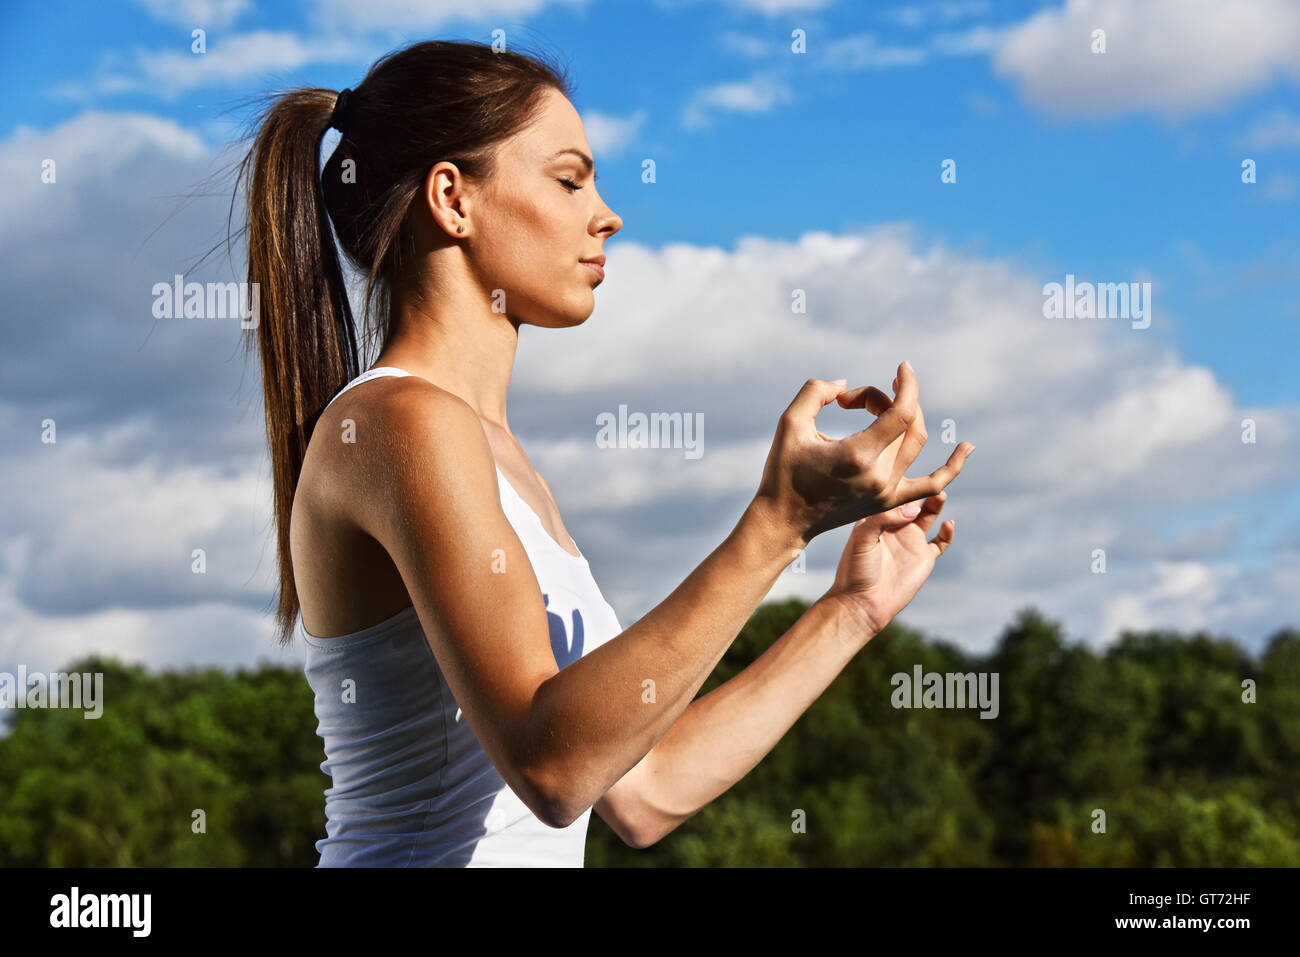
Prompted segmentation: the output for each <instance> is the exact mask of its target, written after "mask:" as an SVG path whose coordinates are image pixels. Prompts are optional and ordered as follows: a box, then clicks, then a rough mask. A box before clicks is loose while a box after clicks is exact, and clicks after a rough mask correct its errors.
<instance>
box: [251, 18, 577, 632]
mask: <svg viewBox="0 0 1300 957" xmlns="http://www.w3.org/2000/svg"><path fill="white" fill-rule="evenodd" d="M548 87H550V88H554V89H556V90H558V91H559V92H560V93H562V94H564V96H566V97H569V98H571V90H570V87H569V80H568V77H567V75H566V73H565V70H564V68H563V67H562V66H559V65H557V64H555V63H554V62H553V61H551V60H548V59H547V58H545V57H544V56H542V55H538V54H527V53H518V52H506V51H497V50H494V49H493V48H492V47H491V46H488V45H485V44H480V43H471V42H460V41H450V40H433V41H426V42H422V43H416V44H414V45H412V46H409V47H406V48H404V49H401V50H397V51H394V52H392V53H389V54H387V55H385V56H383V57H381V58H380V59H379V60H377V61H376V62H375V63H374V65H373V66H371V68H370V70H369V72H367V73H366V76H365V78H364V79H363V80H362V82H361V83H360V85H358V86H357V87H356V88H355V89H354V90H352V92H351V94H350V96H349V99H348V101H347V107H346V111H345V113H346V118H345V120H344V121H342V123H341V125H342V126H343V128H344V132H343V134H342V137H341V139H340V141H339V144H338V146H337V147H336V148H335V150H334V152H333V154H332V155H331V156H330V158H329V160H328V161H327V162H326V164H325V167H324V170H323V172H320V173H318V170H320V147H321V141H322V138H323V137H324V135H325V132H326V130H327V129H329V128H330V122H331V115H332V113H333V111H334V106H335V103H336V101H337V99H338V94H336V93H335V92H333V91H332V90H326V89H321V88H318V87H306V88H299V89H295V90H290V91H288V92H284V93H272V94H268V95H267V97H269V98H271V99H272V102H271V103H270V105H269V106H267V107H265V109H264V110H262V111H261V113H260V114H259V115H258V116H257V117H256V119H255V121H254V130H255V133H254V134H252V135H253V136H254V137H255V139H254V141H253V145H252V147H251V149H249V151H248V153H247V154H246V155H245V156H244V158H243V161H242V162H241V163H240V164H239V172H238V175H237V177H236V180H235V191H236V194H238V190H239V183H240V181H241V180H242V181H246V182H247V194H246V202H247V222H246V227H245V229H246V232H247V236H246V239H247V245H248V281H249V283H258V284H259V286H260V288H259V293H260V313H259V317H258V321H257V328H256V331H255V332H254V333H251V334H250V335H249V336H248V339H247V340H246V346H247V349H248V351H249V352H251V351H252V348H253V337H254V336H256V342H257V347H258V350H259V352H260V354H261V366H262V383H263V391H264V398H265V406H266V437H267V442H268V444H269V446H270V453H271V469H272V480H273V485H274V494H275V523H276V533H277V546H278V555H279V577H280V589H279V607H278V610H277V612H276V622H277V625H278V636H279V641H280V643H281V644H284V645H287V644H289V643H291V642H292V631H293V626H294V622H295V619H296V618H297V615H298V612H299V604H298V590H297V588H296V586H295V584H294V577H293V563H292V557H291V555H290V552H289V516H290V510H291V508H292V505H293V496H294V492H295V490H296V488H297V485H298V477H299V475H300V474H301V473H302V462H303V458H304V456H305V455H306V452H307V443H308V441H309V440H310V439H311V433H312V429H313V427H314V426H315V424H316V420H317V418H318V417H319V416H320V413H321V411H322V410H323V409H324V407H325V406H326V404H328V402H329V400H330V399H331V398H333V397H334V395H336V394H337V393H338V391H339V389H341V388H342V387H343V386H344V385H346V384H347V383H348V382H349V381H350V380H351V379H353V378H354V377H356V376H357V375H358V374H359V373H360V371H361V368H362V366H361V357H360V356H359V355H358V351H357V334H356V329H355V326H354V322H353V316H352V308H351V306H350V304H349V302H348V294H347V289H346V286H345V282H344V278H343V271H342V267H341V264H340V262H339V257H338V254H337V252H336V251H335V246H334V240H333V238H332V237H331V234H330V224H331V223H332V224H333V226H334V230H335V232H336V233H337V237H338V244H339V246H340V247H341V248H342V250H343V252H344V254H345V255H346V256H347V258H348V260H349V261H350V262H351V263H352V265H353V266H354V267H355V268H357V269H358V270H360V271H361V272H363V273H365V274H366V276H367V279H366V286H365V293H364V298H363V301H364V303H365V309H364V316H363V323H362V333H363V341H364V342H369V341H370V339H371V320H372V306H373V307H374V310H373V312H374V313H375V314H377V316H378V329H379V332H380V333H381V334H382V341H383V344H384V345H387V344H388V341H389V337H390V335H391V326H390V321H389V320H390V307H391V304H392V294H393V290H394V288H395V287H396V284H397V283H398V282H399V280H400V281H402V282H408V281H410V279H411V278H412V277H410V276H407V275H406V270H407V269H408V267H409V265H410V264H412V263H414V261H415V259H414V255H413V253H414V245H413V240H412V234H411V231H410V222H409V218H408V212H409V210H410V209H411V206H412V203H413V202H415V201H416V200H417V199H418V197H419V196H420V195H421V192H422V190H423V186H424V182H425V178H426V176H427V175H428V171H429V170H430V169H431V168H432V167H433V166H434V165H435V164H436V163H439V162H442V161H443V160H448V161H450V162H453V163H455V164H456V166H457V167H458V168H459V169H460V171H461V172H462V173H463V174H465V175H466V176H467V177H469V178H471V179H474V180H479V181H486V180H488V179H490V178H491V177H492V175H493V173H494V171H495V159H496V151H497V148H498V147H499V145H500V144H501V142H502V141H503V140H505V139H507V138H509V137H510V136H512V135H513V134H514V133H516V132H518V131H519V130H521V129H522V128H523V127H525V126H527V125H528V124H529V123H530V122H531V121H532V120H533V119H534V118H535V117H536V114H537V110H538V109H539V108H540V105H541V95H542V94H543V92H544V91H545V89H546V88H548ZM245 139H247V137H245ZM345 164H346V165H345ZM250 173H251V175H250ZM232 205H233V204H232Z"/></svg>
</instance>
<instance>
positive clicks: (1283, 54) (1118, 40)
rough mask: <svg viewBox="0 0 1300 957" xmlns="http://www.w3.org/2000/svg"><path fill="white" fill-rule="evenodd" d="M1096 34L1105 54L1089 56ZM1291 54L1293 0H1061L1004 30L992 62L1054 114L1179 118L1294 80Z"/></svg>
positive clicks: (1297, 33)
mask: <svg viewBox="0 0 1300 957" xmlns="http://www.w3.org/2000/svg"><path fill="white" fill-rule="evenodd" d="M1097 29H1101V30H1104V31H1105V33H1106V52H1105V53H1104V54H1101V53H1093V52H1091V47H1092V33H1093V31H1094V30H1097ZM1298 50H1300V5H1298V4H1295V3H1293V2H1291V0H1143V2H1141V3H1134V2H1130V0H1069V2H1068V3H1067V4H1066V5H1065V6H1064V7H1061V8H1056V9H1051V10H1045V11H1042V12H1040V13H1037V14H1035V15H1033V16H1032V17H1030V18H1029V19H1028V20H1027V21H1025V22H1024V23H1023V24H1021V25H1020V26H1018V27H1016V28H1015V29H1013V30H1011V31H1009V32H1008V33H1007V35H1006V36H1005V37H1004V39H1003V40H1002V43H1001V46H1000V47H999V48H998V50H997V52H996V54H995V57H994V65H995V68H996V70H997V72H998V73H999V74H1001V75H1004V76H1007V77H1009V78H1011V79H1012V80H1014V81H1015V82H1016V83H1017V84H1018V85H1019V87H1020V92H1021V95H1022V96H1023V97H1024V99H1025V100H1027V101H1028V102H1030V103H1032V104H1034V105H1036V106H1038V107H1041V108H1042V109H1044V110H1047V111H1049V112H1052V113H1057V114H1061V115H1108V114H1116V113H1125V112H1129V111H1135V110H1136V111H1153V112H1157V113H1161V114H1166V115H1169V116H1178V115H1183V114H1188V113H1193V112H1198V111H1204V110H1212V109H1214V108H1216V107H1218V106H1220V105H1222V104H1224V103H1227V102H1228V101H1230V100H1233V99H1235V98H1237V97H1240V96H1243V95H1244V94H1246V93H1249V92H1252V91H1254V90H1258V89H1262V88H1264V87H1267V86H1268V85H1270V84H1271V83H1273V82H1274V81H1275V80H1277V79H1278V77H1279V76H1282V75H1287V76H1289V77H1290V78H1291V79H1292V80H1294V79H1296V78H1297V77H1298V76H1300V57H1298V56H1297V51H1298Z"/></svg>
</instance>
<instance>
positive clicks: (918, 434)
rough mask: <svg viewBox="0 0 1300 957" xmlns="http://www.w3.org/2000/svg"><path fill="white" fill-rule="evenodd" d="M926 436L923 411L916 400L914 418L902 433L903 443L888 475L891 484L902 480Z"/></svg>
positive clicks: (922, 446)
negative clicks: (890, 473)
mask: <svg viewBox="0 0 1300 957" xmlns="http://www.w3.org/2000/svg"><path fill="white" fill-rule="evenodd" d="M927 438H929V436H928V434H927V433H926V431H925V413H924V412H922V411H921V404H920V402H918V403H917V404H916V419H915V420H914V421H913V422H912V424H911V425H910V426H908V428H907V431H906V432H904V433H903V444H902V446H900V447H899V449H898V457H897V458H896V459H894V472H893V474H892V475H890V477H889V480H890V483H891V484H893V485H897V484H898V483H899V482H900V481H901V480H902V478H903V475H904V474H905V473H906V472H907V469H908V467H909V466H910V465H911V464H912V463H913V462H915V461H916V457H917V456H918V455H920V454H921V449H922V448H924V446H925V442H926V439H927Z"/></svg>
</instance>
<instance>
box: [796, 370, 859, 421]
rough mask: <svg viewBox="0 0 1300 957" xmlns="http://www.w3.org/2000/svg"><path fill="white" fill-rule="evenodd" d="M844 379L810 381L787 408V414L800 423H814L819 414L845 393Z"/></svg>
mask: <svg viewBox="0 0 1300 957" xmlns="http://www.w3.org/2000/svg"><path fill="white" fill-rule="evenodd" d="M845 381H846V380H844V379H834V380H829V379H809V380H808V381H807V382H805V383H804V384H803V388H802V389H800V390H799V392H798V394H797V395H796V396H795V397H794V401H793V402H791V403H790V405H789V406H788V407H787V408H786V410H785V411H786V413H787V414H789V415H790V416H791V417H792V418H795V419H798V420H800V421H812V420H813V419H814V418H816V416H817V413H818V412H820V411H821V410H822V409H824V408H825V407H826V406H827V405H829V404H830V403H832V402H834V401H835V397H836V396H837V395H839V394H840V393H841V392H843V391H844V383H845Z"/></svg>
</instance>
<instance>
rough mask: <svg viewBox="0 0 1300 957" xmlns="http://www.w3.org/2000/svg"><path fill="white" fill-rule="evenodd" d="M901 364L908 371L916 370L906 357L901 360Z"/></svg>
mask: <svg viewBox="0 0 1300 957" xmlns="http://www.w3.org/2000/svg"><path fill="white" fill-rule="evenodd" d="M903 365H904V366H906V367H907V371H908V372H913V373H914V372H916V370H915V369H913V368H912V363H910V362H908V361H907V360H906V359H904V360H903Z"/></svg>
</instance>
